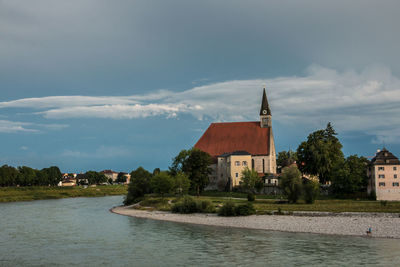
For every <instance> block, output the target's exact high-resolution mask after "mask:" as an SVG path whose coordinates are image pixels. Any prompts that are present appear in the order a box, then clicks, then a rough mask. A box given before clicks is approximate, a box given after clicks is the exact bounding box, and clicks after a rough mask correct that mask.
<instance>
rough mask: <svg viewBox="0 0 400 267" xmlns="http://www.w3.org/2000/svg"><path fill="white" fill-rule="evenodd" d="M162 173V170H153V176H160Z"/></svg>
mask: <svg viewBox="0 0 400 267" xmlns="http://www.w3.org/2000/svg"><path fill="white" fill-rule="evenodd" d="M160 172H161V170H160V168H155V169H154V170H153V176H155V175H157V174H159V173H160Z"/></svg>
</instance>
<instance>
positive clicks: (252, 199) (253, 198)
mask: <svg viewBox="0 0 400 267" xmlns="http://www.w3.org/2000/svg"><path fill="white" fill-rule="evenodd" d="M247 200H248V201H254V200H256V196H255V195H254V194H252V193H248V194H247Z"/></svg>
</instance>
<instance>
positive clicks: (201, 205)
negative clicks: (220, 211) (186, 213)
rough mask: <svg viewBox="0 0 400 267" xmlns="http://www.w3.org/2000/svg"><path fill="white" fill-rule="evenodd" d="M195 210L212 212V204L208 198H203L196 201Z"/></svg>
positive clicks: (213, 210) (213, 209) (213, 208)
mask: <svg viewBox="0 0 400 267" xmlns="http://www.w3.org/2000/svg"><path fill="white" fill-rule="evenodd" d="M197 211H198V212H201V213H214V212H215V207H214V204H213V203H212V202H211V201H209V200H203V201H199V202H197Z"/></svg>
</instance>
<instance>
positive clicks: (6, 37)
mask: <svg viewBox="0 0 400 267" xmlns="http://www.w3.org/2000/svg"><path fill="white" fill-rule="evenodd" d="M399 10H400V2H399V1H397V0H395V1H389V0H382V1H377V0H376V1H368V0H353V1H347V0H346V1H342V0H336V1H320V0H315V1H312V0H299V1H282V0H277V1H252V0H248V1H235V0H219V1H215V0H212V1H207V0H205V1H188V0H182V1H178V0H169V1H164V0H159V1H153V0H144V1H134V0H130V1H125V0H119V1H105V0H104V1H103V0H71V1H61V0H36V1H29V0H25V1H22V0H0V147H1V149H0V165H3V164H8V165H12V166H22V165H27V166H31V167H34V168H39V169H40V168H44V167H48V166H52V165H56V166H59V167H60V169H61V171H63V172H85V171H87V170H96V171H100V170H104V169H112V170H115V171H125V172H130V171H132V170H133V169H136V168H137V167H138V166H143V167H145V168H146V169H148V170H150V171H151V170H153V169H154V168H157V167H158V168H161V169H167V168H168V166H170V164H171V161H172V158H173V157H174V156H176V155H177V154H178V153H179V151H180V150H182V149H189V148H191V147H192V146H193V145H194V144H195V143H196V141H197V140H198V139H199V138H200V137H201V135H202V133H203V132H204V131H205V130H206V129H207V127H208V126H209V125H210V123H212V122H228V121H254V120H258V119H259V109H260V105H261V97H262V88H263V87H264V86H266V90H267V95H268V99H269V104H270V106H271V111H272V121H273V131H274V137H275V143H276V149H277V151H282V150H288V149H292V150H295V149H297V147H298V145H299V144H300V143H301V142H302V141H304V140H306V138H307V136H308V134H309V133H311V132H313V131H315V130H319V129H323V128H325V126H326V124H327V123H328V122H332V124H333V126H334V128H335V130H336V131H337V133H338V138H339V139H340V141H341V143H342V144H343V152H344V153H345V155H346V156H349V155H352V154H357V155H361V156H365V157H372V156H373V155H374V153H375V152H376V150H377V149H380V148H382V147H384V146H385V147H386V148H388V149H389V150H390V151H391V152H393V153H394V154H395V155H397V156H400V116H399V114H400V53H399V47H400V34H399V31H398V26H399V25H400V16H398V11H399Z"/></svg>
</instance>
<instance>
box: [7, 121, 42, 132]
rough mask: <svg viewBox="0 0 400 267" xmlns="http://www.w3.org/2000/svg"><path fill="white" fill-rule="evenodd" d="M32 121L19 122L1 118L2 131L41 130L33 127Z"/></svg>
mask: <svg viewBox="0 0 400 267" xmlns="http://www.w3.org/2000/svg"><path fill="white" fill-rule="evenodd" d="M31 125H32V123H28V122H17V121H7V120H0V133H16V132H31V133H34V132H39V131H38V130H36V129H31V128H29V127H31Z"/></svg>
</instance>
